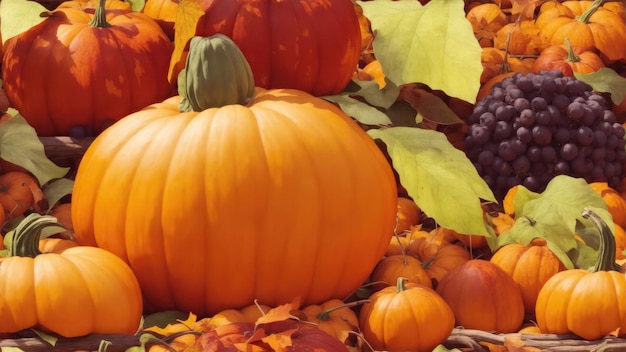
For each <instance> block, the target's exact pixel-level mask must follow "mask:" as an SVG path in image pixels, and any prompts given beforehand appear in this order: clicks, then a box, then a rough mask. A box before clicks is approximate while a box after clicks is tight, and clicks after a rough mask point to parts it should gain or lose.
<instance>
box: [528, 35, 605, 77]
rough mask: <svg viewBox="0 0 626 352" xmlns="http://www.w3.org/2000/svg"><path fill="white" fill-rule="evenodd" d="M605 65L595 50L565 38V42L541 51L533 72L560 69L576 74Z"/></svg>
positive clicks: (567, 74) (590, 71)
mask: <svg viewBox="0 0 626 352" xmlns="http://www.w3.org/2000/svg"><path fill="white" fill-rule="evenodd" d="M605 66H606V65H605V64H604V61H602V58H601V57H600V55H598V54H597V53H596V52H595V51H594V50H583V49H582V48H580V47H574V46H572V44H571V42H570V40H569V38H565V43H564V44H562V45H551V46H549V47H547V48H545V49H543V50H542V51H541V53H540V54H539V57H537V59H536V60H535V64H534V65H533V72H536V73H539V72H541V71H551V70H559V71H561V72H563V74H564V75H566V76H574V73H581V74H587V73H592V72H596V71H598V70H599V69H601V68H603V67H605Z"/></svg>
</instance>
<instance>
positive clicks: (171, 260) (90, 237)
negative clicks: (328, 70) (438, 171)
mask: <svg viewBox="0 0 626 352" xmlns="http://www.w3.org/2000/svg"><path fill="white" fill-rule="evenodd" d="M197 38H199V39H198V40H192V41H191V43H190V44H191V46H190V54H189V56H188V60H189V62H191V63H194V62H205V63H211V64H210V65H204V66H200V67H199V68H197V69H195V68H194V67H196V66H195V65H191V66H188V68H187V69H186V70H190V71H189V72H186V73H185V74H183V75H181V78H182V80H183V82H179V89H180V92H181V94H183V95H184V96H176V97H172V98H170V99H168V100H166V101H165V102H163V103H159V104H154V105H152V106H149V107H147V108H146V109H144V110H142V111H140V112H137V113H135V114H131V115H129V116H126V117H125V118H123V119H121V120H120V121H118V122H117V123H115V124H114V125H112V126H111V127H109V128H108V129H107V130H106V131H105V132H104V133H102V134H101V135H99V136H98V137H97V138H96V139H95V140H94V141H93V143H92V144H91V145H90V147H89V148H88V149H87V151H86V152H85V154H84V156H83V158H82V160H81V163H80V165H79V167H78V171H77V175H76V180H75V184H74V189H73V194H72V222H73V225H74V230H75V232H76V236H77V239H78V242H79V243H81V244H91V245H97V246H99V247H102V248H104V249H107V250H109V251H111V252H113V253H115V254H116V255H118V256H119V257H121V258H123V259H124V260H126V261H127V262H128V263H129V264H130V266H131V267H132V268H133V270H134V271H135V273H136V275H137V277H138V279H139V282H140V284H141V286H142V288H143V291H144V297H145V300H146V302H147V308H146V309H147V310H166V309H178V310H182V311H192V312H194V313H195V314H198V315H211V314H215V313H217V312H219V311H220V310H223V309H226V308H240V307H243V306H245V305H248V304H250V302H253V301H254V300H255V299H258V300H259V301H260V302H263V303H264V304H267V305H269V306H277V305H279V304H282V303H285V302H291V301H293V299H294V298H295V297H298V296H300V298H301V299H302V304H303V305H306V304H314V303H320V302H324V301H326V300H328V299H331V298H336V297H346V296H348V295H349V294H350V293H352V292H353V291H354V290H356V289H357V288H358V287H360V286H361V284H362V283H363V282H364V281H365V280H366V279H367V278H368V276H369V275H370V273H371V272H372V270H373V268H374V267H375V266H376V264H377V263H378V261H379V260H380V258H382V256H383V254H384V253H385V250H386V248H387V246H388V244H389V240H390V239H391V236H392V234H393V229H394V226H395V223H396V214H397V188H396V183H395V178H394V175H393V171H392V169H391V167H390V165H389V163H388V162H387V160H386V159H385V156H384V155H383V154H382V152H381V151H380V149H378V147H377V146H376V144H375V143H374V141H373V139H372V138H371V137H369V136H368V135H367V134H366V133H365V132H364V131H363V129H362V128H361V127H359V126H358V125H357V124H356V123H355V122H354V120H352V119H351V118H350V117H349V116H347V115H346V114H345V113H343V112H342V111H341V110H340V109H339V108H337V107H336V106H335V105H333V104H331V103H329V102H327V101H325V100H323V99H320V98H316V97H314V96H312V95H310V94H308V93H305V92H303V91H299V90H293V89H274V90H265V89H263V88H257V89H256V90H254V89H253V88H254V87H253V85H254V81H253V80H247V79H246V78H245V77H248V75H249V74H250V72H247V73H246V74H242V73H241V72H238V70H243V71H249V70H250V67H249V66H247V65H243V66H237V67H238V68H237V69H235V70H234V71H229V70H226V69H225V68H226V67H227V66H229V65H233V64H234V63H240V64H243V61H242V60H239V59H237V58H235V56H242V55H243V54H242V53H241V52H240V51H239V49H238V48H237V47H236V45H234V43H233V42H232V40H230V39H229V38H227V37H225V36H223V35H216V36H212V37H206V38H200V37H197ZM203 41H217V42H219V45H217V44H216V45H213V44H211V45H207V44H206V43H202V42H203ZM213 49H215V50H224V51H227V52H230V53H231V55H226V57H231V59H229V60H228V61H227V62H218V61H216V60H215V56H214V55H215V50H213ZM196 56H198V57H196ZM212 60H213V61H212ZM200 69H202V70H205V69H206V71H201V70H200ZM194 70H195V72H192V71H194ZM209 71H210V72H209ZM227 72H231V73H232V74H233V76H232V77H227V76H226V73H227ZM203 77H220V79H205V80H203V79H202V78H203ZM233 77H240V78H238V79H241V81H239V80H238V79H233ZM241 77H243V78H241ZM186 79H189V81H184V80H186ZM211 84H216V85H224V86H223V87H222V88H220V87H219V86H216V87H211ZM240 84H241V85H243V87H240V86H239V85H240ZM251 86H252V89H250V87H251ZM190 87H197V90H195V91H194V92H193V94H187V92H188V91H189V89H191V88H190ZM202 91H205V92H214V93H215V96H214V98H215V99H219V100H221V101H223V102H224V100H223V98H224V96H227V97H230V98H232V100H230V102H229V103H224V104H225V105H223V106H217V107H212V108H208V107H206V106H207V105H211V104H212V102H211V99H210V98H211V97H213V95H210V96H209V97H208V98H207V97H203V96H202V95H201V93H200V92H202ZM218 94H219V96H218ZM248 94H250V95H248ZM205 98H206V99H205ZM192 101H195V102H196V103H197V104H200V106H199V108H198V109H195V110H194V109H192V108H190V107H191V106H193V105H194V104H196V103H194V104H192ZM241 102H243V104H245V105H241ZM179 107H180V108H186V109H189V110H183V111H181V110H179ZM372 185H376V187H372ZM364 190H367V192H364ZM242 233H244V234H246V236H242V235H241V234H242ZM155 273H158V275H156V274H155ZM228 287H231V288H232V287H236V288H237V289H236V290H229V289H225V288H228Z"/></svg>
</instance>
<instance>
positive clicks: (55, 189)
mask: <svg viewBox="0 0 626 352" xmlns="http://www.w3.org/2000/svg"><path fill="white" fill-rule="evenodd" d="M73 189H74V181H72V180H70V179H68V178H59V179H56V180H52V181H50V183H48V184H47V185H46V187H44V188H43V193H44V195H45V197H46V200H47V201H48V208H49V210H51V209H52V208H53V207H54V206H55V205H56V204H57V203H58V202H59V200H61V198H63V197H65V196H67V195H69V194H72V190H73Z"/></svg>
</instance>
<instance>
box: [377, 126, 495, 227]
mask: <svg viewBox="0 0 626 352" xmlns="http://www.w3.org/2000/svg"><path fill="white" fill-rule="evenodd" d="M368 133H369V134H370V136H372V137H373V138H375V139H380V140H382V141H383V142H384V143H385V144H386V146H387V151H388V153H389V156H390V157H391V160H392V162H393V167H394V169H395V170H396V171H397V172H398V175H399V177H400V183H402V185H403V186H404V187H405V188H406V190H407V191H408V193H409V195H410V196H411V197H412V198H413V199H414V200H415V202H416V203H417V204H418V205H419V207H420V209H422V210H423V211H424V212H425V213H426V214H427V215H428V216H430V217H432V218H433V219H435V221H437V223H438V224H439V225H441V226H442V227H446V228H449V229H452V230H455V231H457V232H459V233H462V234H475V235H483V236H488V237H489V236H491V233H490V232H489V231H488V230H487V228H486V226H485V222H484V220H483V210H482V208H481V204H480V203H481V199H482V200H488V201H495V197H494V195H493V193H492V192H491V190H490V189H489V187H488V186H487V184H486V183H485V181H484V180H483V179H482V178H481V177H480V176H479V175H478V172H477V171H476V168H474V165H472V163H471V162H470V161H469V159H468V158H467V156H466V155H465V154H464V153H463V152H461V151H460V150H458V149H456V148H454V146H452V144H450V142H448V139H447V138H446V137H445V135H444V134H443V133H441V132H437V131H433V130H427V129H421V128H412V127H391V128H384V129H372V130H369V131H368Z"/></svg>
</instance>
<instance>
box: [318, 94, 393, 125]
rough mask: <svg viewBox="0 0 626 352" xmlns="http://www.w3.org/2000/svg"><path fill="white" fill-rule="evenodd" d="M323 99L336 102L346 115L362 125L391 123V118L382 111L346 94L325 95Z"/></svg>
mask: <svg viewBox="0 0 626 352" xmlns="http://www.w3.org/2000/svg"><path fill="white" fill-rule="evenodd" d="M324 99H325V100H328V101H330V102H333V103H336V104H337V105H339V108H340V109H341V110H343V112H345V113H346V114H347V115H348V116H351V117H352V118H354V119H355V120H357V121H359V122H360V123H362V124H364V125H370V126H383V125H389V124H391V120H389V117H388V116H387V115H386V114H385V113H384V112H382V111H380V110H378V109H376V108H375V107H373V106H371V105H368V104H365V103H364V102H362V101H359V100H357V99H354V98H352V97H349V96H347V95H332V96H325V97H324Z"/></svg>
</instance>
